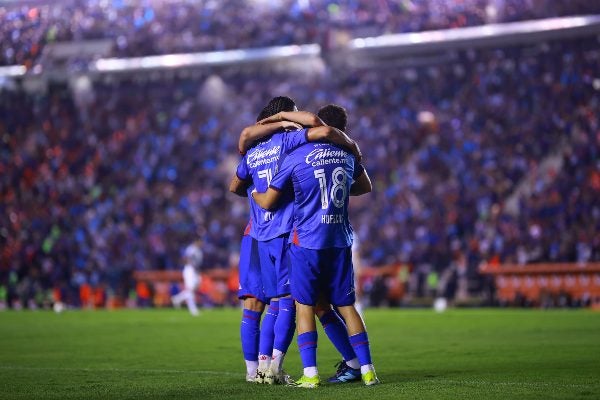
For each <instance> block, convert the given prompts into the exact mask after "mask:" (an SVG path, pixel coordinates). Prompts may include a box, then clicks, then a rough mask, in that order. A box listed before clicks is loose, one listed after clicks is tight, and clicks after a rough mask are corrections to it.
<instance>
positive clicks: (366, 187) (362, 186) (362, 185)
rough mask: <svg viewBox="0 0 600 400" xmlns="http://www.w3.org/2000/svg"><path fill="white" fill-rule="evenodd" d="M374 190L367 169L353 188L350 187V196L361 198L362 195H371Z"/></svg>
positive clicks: (363, 170) (357, 179)
mask: <svg viewBox="0 0 600 400" xmlns="http://www.w3.org/2000/svg"><path fill="white" fill-rule="evenodd" d="M371 190H373V185H372V184H371V178H369V174H367V170H366V169H364V168H363V169H362V173H361V174H360V175H359V176H358V178H356V179H355V180H354V183H353V184H352V186H350V196H360V195H361V194H365V193H369V192H371Z"/></svg>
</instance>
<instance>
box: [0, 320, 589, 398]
mask: <svg viewBox="0 0 600 400" xmlns="http://www.w3.org/2000/svg"><path fill="white" fill-rule="evenodd" d="M239 318H240V311H239V310H231V309H229V310H208V311H205V312H204V313H203V315H202V316H200V317H198V318H192V317H190V316H189V315H188V314H187V313H186V312H185V311H181V310H147V311H112V312H111V311H66V312H64V313H62V314H55V313H53V312H48V311H38V312H30V311H23V312H0V398H1V399H23V398H31V399H42V398H56V399H69V398H73V399H84V398H85V399H93V398H119V399H127V398H130V399H135V398H157V399H164V398H174V399H185V398H195V399H212V398H219V399H229V398H231V399H273V398H285V399H286V400H291V399H312V398H323V399H350V398H352V399H369V398H371V399H378V400H379V399H399V398H405V399H419V398H421V399H496V398H497V399H508V398H511V399H530V398H531V399H534V398H535V399H568V398H582V399H599V398H600V313H594V312H591V311H539V310H538V311H528V310H489V309H481V310H449V311H448V312H446V313H443V314H435V313H434V312H432V311H429V310H419V311H414V310H368V311H367V313H366V316H365V319H366V322H367V326H368V328H369V334H370V338H371V345H372V346H371V347H372V352H373V358H374V362H375V366H376V368H377V372H378V375H379V377H380V379H381V381H382V384H381V385H379V386H376V387H365V386H363V385H362V384H361V383H353V384H345V385H324V386H322V387H321V388H318V389H316V390H309V389H298V388H290V387H283V386H264V385H255V384H249V383H246V382H245V381H244V373H245V369H244V365H243V360H242V356H241V350H240V345H239V340H238V335H239ZM319 338H320V346H319V354H318V360H319V369H320V373H321V376H322V377H327V376H328V375H330V374H331V373H333V372H334V364H335V363H336V362H337V361H338V358H339V357H338V356H337V355H336V353H335V350H334V349H333V346H332V345H331V344H330V343H329V342H328V341H327V338H326V337H325V335H324V334H323V333H322V332H320V335H319ZM286 369H287V370H288V372H289V373H291V374H292V376H293V377H298V376H299V375H300V372H301V366H300V360H299V356H298V353H297V347H296V344H295V341H294V343H292V346H291V348H290V351H289V355H288V357H287V360H286Z"/></svg>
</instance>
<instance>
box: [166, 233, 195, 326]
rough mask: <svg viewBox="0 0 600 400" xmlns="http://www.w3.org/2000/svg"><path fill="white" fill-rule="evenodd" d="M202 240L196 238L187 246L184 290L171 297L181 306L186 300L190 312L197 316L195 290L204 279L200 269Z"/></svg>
mask: <svg viewBox="0 0 600 400" xmlns="http://www.w3.org/2000/svg"><path fill="white" fill-rule="evenodd" d="M201 245H202V241H201V240H196V241H194V242H193V243H192V244H190V245H189V246H187V247H186V248H185V250H184V252H183V262H184V263H185V264H184V267H183V287H184V288H183V290H182V291H181V292H179V293H177V294H176V295H175V296H173V297H171V301H172V302H173V305H174V306H175V307H180V306H181V303H182V302H184V301H185V303H186V304H187V308H188V310H189V311H190V314H192V315H193V316H197V315H199V314H200V312H199V311H198V307H197V306H196V296H195V292H196V289H197V288H198V285H200V282H201V281H202V278H201V276H200V274H199V273H198V270H199V268H200V265H202V259H203V253H202V248H201Z"/></svg>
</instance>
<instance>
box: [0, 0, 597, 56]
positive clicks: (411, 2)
mask: <svg viewBox="0 0 600 400" xmlns="http://www.w3.org/2000/svg"><path fill="white" fill-rule="evenodd" d="M598 12H600V4H598V3H597V2H593V1H586V0H560V1H557V0H529V1H521V0H460V1H459V0H454V1H447V0H435V1H431V0H427V1H425V0H403V1H391V0H386V1H370V0H338V1H331V0H280V1H265V2H262V1H242V0H220V1H213V0H203V1H152V0H147V1H142V0H130V1H129V0H110V1H100V0H94V1H83V0H66V1H60V2H56V1H45V0H41V1H32V2H29V3H26V4H21V3H19V2H16V3H14V4H12V3H8V4H5V5H2V6H0V20H1V21H2V24H1V25H0V35H1V36H2V41H1V42H0V65H13V64H24V65H26V66H27V67H32V66H33V65H34V64H35V63H36V61H37V60H38V59H39V57H40V55H41V54H42V51H43V48H44V46H45V45H47V44H49V43H55V42H79V41H84V40H92V39H109V40H110V41H111V42H112V44H113V55H114V56H122V57H132V56H141V55H150V54H170V53H182V52H194V51H211V50H224V49H235V48H255V47H264V46H276V45H289V44H304V43H322V44H325V45H335V42H336V41H337V40H338V39H336V38H335V37H334V36H336V37H337V35H335V34H336V33H341V35H340V36H342V37H343V36H346V35H347V36H349V37H363V36H376V35H381V34H387V33H401V32H416V31H424V30H432V29H444V28H453V27H464V26H473V25H482V24H486V23H492V22H508V21H517V20H526V19H537V18H548V17H554V16H564V15H576V14H586V13H587V14H592V13H598ZM233 27H235V28H233ZM224 32H226V33H227V34H223V33H224Z"/></svg>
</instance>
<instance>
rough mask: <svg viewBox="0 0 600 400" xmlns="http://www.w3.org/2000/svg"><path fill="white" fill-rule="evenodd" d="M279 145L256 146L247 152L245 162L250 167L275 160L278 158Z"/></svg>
mask: <svg viewBox="0 0 600 400" xmlns="http://www.w3.org/2000/svg"><path fill="white" fill-rule="evenodd" d="M280 151H281V146H273V147H270V148H266V149H263V148H260V147H259V148H256V149H255V150H254V151H253V152H252V153H248V157H247V159H246V160H247V161H246V162H247V163H248V166H249V167H250V168H256V167H258V166H261V165H265V164H269V163H271V162H275V161H277V160H278V159H279V153H280Z"/></svg>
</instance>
